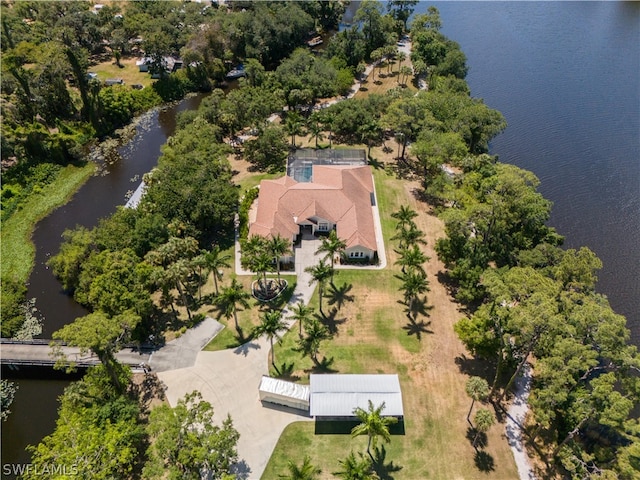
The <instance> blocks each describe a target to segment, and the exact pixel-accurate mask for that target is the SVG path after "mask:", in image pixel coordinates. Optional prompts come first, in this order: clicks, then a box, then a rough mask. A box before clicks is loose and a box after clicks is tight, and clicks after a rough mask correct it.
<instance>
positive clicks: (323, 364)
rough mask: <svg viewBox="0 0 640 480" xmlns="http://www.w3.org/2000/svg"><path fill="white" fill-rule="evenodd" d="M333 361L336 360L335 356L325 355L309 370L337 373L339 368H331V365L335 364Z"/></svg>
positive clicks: (312, 371)
mask: <svg viewBox="0 0 640 480" xmlns="http://www.w3.org/2000/svg"><path fill="white" fill-rule="evenodd" d="M333 362H334V358H333V357H329V358H327V357H324V358H323V359H322V360H320V361H319V362H318V363H317V364H316V365H314V366H313V368H311V369H310V370H309V372H310V373H336V372H337V371H338V370H336V369H335V368H331V365H333Z"/></svg>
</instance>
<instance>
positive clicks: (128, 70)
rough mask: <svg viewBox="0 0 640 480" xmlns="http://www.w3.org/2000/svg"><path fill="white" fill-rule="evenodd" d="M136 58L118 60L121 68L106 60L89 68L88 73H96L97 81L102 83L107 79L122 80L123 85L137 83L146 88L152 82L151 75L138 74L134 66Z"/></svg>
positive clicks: (110, 60)
mask: <svg viewBox="0 0 640 480" xmlns="http://www.w3.org/2000/svg"><path fill="white" fill-rule="evenodd" d="M136 60H138V59H137V58H136V57H126V58H122V59H120V64H121V65H122V68H120V67H118V66H117V65H116V64H115V61H114V60H113V59H109V60H106V61H104V62H101V63H98V64H95V65H92V66H91V67H89V72H93V73H97V74H98V80H100V82H102V83H104V81H105V80H106V79H107V78H122V79H123V80H124V83H125V85H129V86H131V85H133V84H134V83H139V84H140V85H144V86H145V87H148V86H149V85H151V84H152V83H153V82H154V80H151V75H150V74H149V73H146V72H140V71H139V68H138V67H137V66H136Z"/></svg>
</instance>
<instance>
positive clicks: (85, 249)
mask: <svg viewBox="0 0 640 480" xmlns="http://www.w3.org/2000/svg"><path fill="white" fill-rule="evenodd" d="M62 238H63V242H62V245H61V246H60V252H59V253H58V254H56V255H54V256H53V257H51V259H50V260H49V262H48V264H49V266H50V267H51V269H52V270H53V274H54V275H55V276H56V277H57V278H58V279H59V280H60V282H61V283H62V288H64V289H65V290H67V291H70V292H72V291H73V290H75V288H76V287H77V286H78V284H79V280H80V273H81V271H82V264H83V263H84V262H85V261H86V260H87V259H88V258H89V255H90V253H91V250H92V243H93V235H92V233H91V232H90V231H89V230H88V229H86V228H84V227H77V228H76V229H75V230H65V231H64V233H63V234H62Z"/></svg>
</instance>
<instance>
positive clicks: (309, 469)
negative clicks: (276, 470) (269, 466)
mask: <svg viewBox="0 0 640 480" xmlns="http://www.w3.org/2000/svg"><path fill="white" fill-rule="evenodd" d="M287 470H289V473H288V474H287V475H278V476H279V477H280V478H284V479H287V480H315V479H316V478H318V475H320V474H321V473H322V470H321V469H320V468H318V467H316V466H315V465H314V464H312V463H311V458H310V457H309V456H308V455H306V456H305V457H304V460H303V461H302V465H300V466H298V464H297V463H295V462H294V461H293V460H289V462H288V463H287Z"/></svg>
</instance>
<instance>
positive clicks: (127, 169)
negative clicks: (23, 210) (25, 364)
mask: <svg viewBox="0 0 640 480" xmlns="http://www.w3.org/2000/svg"><path fill="white" fill-rule="evenodd" d="M202 98H204V95H196V96H192V97H189V98H187V99H185V100H183V101H181V102H180V103H177V104H175V105H172V106H169V107H164V108H161V109H157V110H154V111H152V112H149V113H147V114H145V115H144V116H143V117H142V118H141V119H140V122H139V126H138V127H137V129H136V134H135V135H134V137H133V138H132V139H131V140H130V141H129V142H127V143H126V144H125V145H123V146H122V147H120V148H119V153H120V156H121V158H120V160H119V161H117V162H116V163H113V164H110V165H105V167H104V169H103V170H102V173H101V174H99V175H97V176H94V177H92V178H90V179H89V181H88V182H87V183H85V184H84V185H83V186H82V187H81V188H80V190H79V191H78V192H77V193H76V194H75V195H74V197H73V199H72V200H71V201H70V202H69V203H67V204H66V205H64V206H62V207H60V208H58V209H57V210H55V211H54V212H53V213H52V214H51V215H49V216H48V217H46V218H45V219H43V220H42V221H40V222H39V223H38V224H37V225H36V229H35V232H34V235H33V241H34V243H35V246H36V264H35V267H34V270H33V272H32V273H31V277H30V278H29V290H28V298H36V306H37V307H38V310H39V311H40V313H41V314H42V316H43V317H44V325H43V332H42V335H41V337H42V338H51V334H52V333H53V332H55V331H56V330H58V329H59V328H61V327H62V326H64V325H66V324H67V323H70V322H72V321H73V320H74V319H75V318H77V317H79V316H83V315H86V314H87V313H88V312H87V310H85V309H84V308H83V307H82V306H81V305H79V304H77V303H76V302H75V301H74V300H73V298H72V297H70V296H69V295H67V294H65V292H64V291H63V290H62V286H61V285H60V282H59V281H58V280H57V279H56V278H55V277H54V276H53V274H52V273H51V270H50V269H49V268H48V267H47V265H46V263H47V260H48V259H49V258H50V257H51V255H55V254H56V253H57V252H58V251H59V249H60V244H61V243H62V233H63V232H64V231H65V230H66V229H69V228H74V227H75V226H76V225H82V226H85V227H87V228H91V227H94V226H95V225H97V224H98V221H99V220H100V219H101V218H105V217H107V216H108V215H110V214H112V213H113V212H114V211H115V209H116V207H117V206H119V205H124V204H125V203H126V200H127V196H128V195H129V194H130V193H131V192H132V191H133V190H135V189H136V188H137V186H138V184H139V183H140V180H141V177H142V175H144V174H145V173H146V172H148V171H150V170H151V169H152V168H153V167H154V166H155V165H156V164H157V162H158V157H159V156H160V148H161V146H162V145H163V144H164V143H165V142H166V141H167V138H169V136H170V135H172V134H173V132H174V131H175V128H176V116H177V114H178V113H179V112H181V111H184V110H192V109H196V108H198V105H200V102H201V101H202ZM2 378H7V379H9V380H11V381H14V382H15V383H16V384H17V385H18V391H17V393H16V397H15V399H14V403H13V405H12V407H11V410H12V413H11V415H10V417H9V420H8V421H7V422H5V423H4V424H3V425H2V464H3V466H4V465H8V464H25V463H27V462H28V461H29V458H30V455H29V453H27V452H26V451H25V447H26V446H27V445H37V444H38V443H39V442H40V441H41V440H42V438H43V437H44V436H46V435H48V434H50V433H52V432H53V429H54V427H55V421H56V418H57V410H58V396H59V395H61V394H62V392H63V390H64V387H66V386H67V385H68V384H69V383H70V382H71V380H72V379H73V378H74V377H65V376H64V375H61V374H60V372H55V371H51V370H50V369H42V370H41V371H38V369H36V370H35V371H34V369H24V368H23V369H17V370H16V369H14V370H11V369H8V368H3V370H2ZM5 473H6V472H5V471H4V469H3V472H2V474H1V475H2V478H3V479H5V478H7V479H9V478H15V476H14V475H5Z"/></svg>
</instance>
